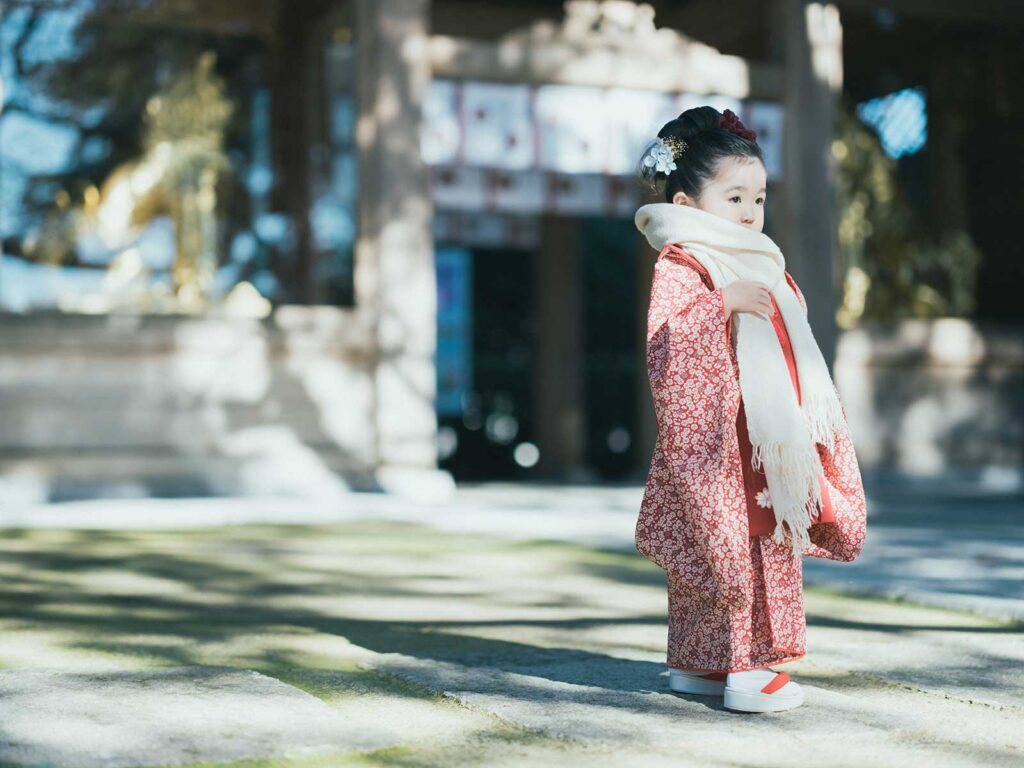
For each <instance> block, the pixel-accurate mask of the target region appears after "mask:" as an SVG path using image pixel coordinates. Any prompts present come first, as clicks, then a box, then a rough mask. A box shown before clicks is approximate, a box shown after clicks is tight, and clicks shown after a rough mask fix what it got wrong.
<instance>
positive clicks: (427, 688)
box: [0, 485, 1024, 767]
mask: <svg viewBox="0 0 1024 768" xmlns="http://www.w3.org/2000/svg"><path fill="white" fill-rule="evenodd" d="M636 492H637V489H636V488H635V487H633V488H618V489H615V488H587V487H579V488H569V489H561V490H557V491H556V490H554V489H551V488H547V487H543V486H536V487H510V488H503V487H500V486H491V485H488V486H479V487H477V488H466V489H465V490H464V492H460V497H459V499H458V500H457V502H453V503H451V504H449V505H446V506H433V507H430V506H428V505H419V506H418V505H408V504H406V505H405V506H404V507H403V505H400V504H397V503H395V501H394V500H391V499H380V498H373V499H369V498H360V499H356V500H354V502H353V505H352V507H351V508H342V509H338V508H331V509H328V508H317V507H316V505H311V504H309V503H308V502H307V503H305V504H301V503H299V501H298V500H292V501H288V500H262V501H260V500H151V501H147V502H129V501H121V502H90V503H84V502H82V503H78V504H77V505H74V504H72V505H49V506H48V507H41V508H37V509H35V510H33V516H34V520H33V522H35V523H37V524H38V527H34V528H24V527H22V528H18V527H10V525H11V523H12V521H13V520H14V519H15V518H16V516H18V515H21V516H24V515H25V514H27V512H26V510H24V509H23V510H20V511H18V510H15V511H7V512H5V513H4V514H5V515H6V517H5V518H3V519H2V520H0V523H3V524H6V525H8V526H9V527H8V528H7V529H6V530H4V531H3V552H2V553H0V555H2V556H0V764H3V765H39V764H52V765H60V766H134V765H139V766H144V765H150V766H155V765H170V764H184V765H194V766H197V765H199V764H203V765H217V764H224V763H226V762H227V761H230V760H239V759H242V758H249V759H261V758H262V759H263V760H264V762H260V763H259V765H275V766H276V765H281V766H312V765H318V766H319V765H402V766H420V765H423V766H428V765H439V766H440V765H444V766H461V765H465V766H490V765H494V766H505V765H507V766H518V765H524V764H529V763H532V764H537V765H553V764H555V763H558V764H559V765H574V764H580V765H582V764H584V763H585V764H586V765H587V766H605V765H607V766H611V765H616V766H619V765H623V764H628V765H639V766H646V765H652V766H653V765H684V766H686V765H694V766H697V765H700V766H706V765H757V766H774V765H778V766H783V765H785V766H803V765H815V766H833V765H834V766H863V765H865V764H868V763H873V764H875V765H878V766H889V765H893V766H895V765H899V766H901V767H902V766H917V765H926V764H927V765H933V764H937V765H943V766H978V765H1019V764H1021V763H1022V761H1024V738H1022V736H1021V734H1022V733H1024V707H1022V706H1021V703H1020V702H1021V696H1022V694H1024V647H1022V643H1021V634H1022V632H1024V625H1022V624H1021V623H1019V622H1008V621H1005V620H1003V619H1000V618H997V617H991V616H985V615H981V614H978V613H967V612H962V611H954V610H950V609H948V608H944V607H938V606H922V605H918V604H915V603H912V602H907V601H891V600H882V599H876V598H874V599H873V598H865V597H859V596H854V595H849V594H847V595H844V594H839V593H837V592H835V591H833V590H831V589H818V588H814V587H810V588H809V589H808V591H807V613H808V650H809V654H808V656H807V657H806V658H805V659H801V660H800V661H797V662H794V663H792V664H788V665H785V666H784V668H785V669H786V670H787V671H789V672H790V673H791V674H792V675H793V676H794V678H796V679H797V680H799V681H800V682H801V684H803V685H804V686H805V687H806V689H807V702H806V704H805V705H804V706H803V707H801V708H799V709H797V710H794V711H792V712H784V713H777V714H774V715H766V716H756V715H740V714H737V713H730V712H727V711H725V710H723V709H722V707H721V703H720V701H718V700H716V699H713V698H708V697H698V696H678V695H673V694H671V693H668V692H667V689H666V679H665V674H664V673H665V667H664V645H665V639H666V638H665V634H666V631H665V608H666V605H665V593H664V575H663V574H662V572H661V571H659V570H658V569H657V568H655V567H654V566H652V565H651V564H650V563H648V562H647V561H645V560H644V559H643V558H642V557H640V556H639V555H637V554H636V553H635V551H631V550H630V549H629V547H628V546H627V545H628V543H629V542H630V540H631V539H630V536H631V526H632V521H633V520H634V519H635V506H633V505H634V504H635V502H636ZM356 501H358V502H359V503H358V504H357V503H355V502H356ZM1002 503H1003V502H1002V501H999V500H998V499H970V500H969V504H967V505H965V506H963V508H964V509H968V510H970V513H969V514H965V515H960V517H961V518H962V519H961V522H962V525H960V526H959V527H958V528H956V529H954V531H953V533H954V536H953V537H952V538H955V539H956V540H957V541H959V542H960V543H961V544H963V542H964V541H965V539H969V540H972V541H973V542H974V545H973V546H977V547H980V548H984V547H995V546H997V545H998V546H999V547H1004V549H999V550H985V549H982V551H989V552H992V551H998V552H1002V553H1004V554H1003V556H1002V557H1003V559H1001V560H1000V559H995V560H993V559H992V557H989V558H988V559H987V560H986V559H982V560H978V559H977V558H976V557H975V556H973V555H963V554H962V552H960V549H962V548H957V547H953V546H952V545H950V546H949V547H940V548H938V552H937V554H936V553H935V552H920V551H919V550H916V549H913V547H915V546H917V545H916V543H915V542H926V543H927V542H929V541H930V542H931V544H930V545H929V546H932V548H933V549H935V548H936V547H937V544H941V543H942V542H945V541H946V539H947V538H950V537H944V536H943V535H940V534H938V533H935V532H934V531H933V532H932V534H933V535H932V536H931V537H929V536H926V534H927V532H928V528H927V525H925V524H924V523H925V522H937V523H939V524H940V527H939V530H942V527H941V526H942V525H945V524H947V523H943V521H944V520H946V521H947V522H948V523H949V524H952V522H951V521H952V518H954V517H957V515H956V505H955V504H952V503H951V504H950V508H949V509H948V510H947V511H946V512H942V510H943V509H944V507H943V506H942V504H936V503H935V501H934V500H922V502H921V503H920V505H917V506H915V505H914V504H912V503H910V501H908V500H906V499H903V500H900V499H896V498H894V499H893V501H891V505H892V506H890V507H885V506H883V505H882V503H881V501H877V500H873V504H872V512H871V515H872V520H871V521H870V523H869V525H873V524H875V523H878V524H877V525H874V529H873V530H874V534H873V535H874V536H875V537H876V538H875V539H872V540H871V541H870V543H871V546H872V547H879V548H882V547H883V545H884V547H885V554H884V555H883V554H881V551H882V550H881V549H880V553H879V554H874V553H871V551H870V549H869V550H866V556H867V555H868V554H871V556H872V557H875V558H876V559H875V561H874V566H873V567H875V568H882V567H884V568H890V569H891V570H890V571H889V572H890V573H892V574H897V573H899V572H901V571H900V569H901V568H902V569H904V570H903V572H908V571H906V567H907V562H906V561H907V560H910V561H911V565H912V566H913V564H914V560H915V558H921V559H927V558H928V557H933V556H940V557H941V558H943V562H944V563H945V567H946V568H947V569H948V568H954V567H955V568H960V569H968V568H971V567H974V568H978V569H980V575H979V576H978V578H977V580H975V581H970V580H967V579H963V580H962V581H964V583H963V584H962V585H961V588H962V589H963V592H962V594H964V595H967V596H968V598H972V599H973V598H974V597H984V596H985V595H984V593H983V590H984V589H987V588H989V587H990V586H994V587H997V588H999V589H1003V590H1010V589H1011V588H1012V584H1010V582H1011V581H1012V573H1013V567H1014V566H1013V565H1012V563H1009V562H1007V559H1012V558H1013V557H1017V556H1018V555H1017V554H1014V553H1015V551H1016V550H1015V549H1014V547H1016V546H1017V545H1018V544H1019V528H1017V527H1015V526H1013V525H1012V524H1008V523H1010V522H1012V521H1011V520H1010V519H1009V517H1008V515H1007V512H1008V511H1009V510H1008V509H1007V508H1004V507H1002V506H1000V504H1002ZM985 509H989V510H990V511H989V512H988V513H987V514H986V513H985ZM886 510H888V511H886ZM937 510H938V511H937ZM979 510H980V511H979ZM1018 516H1019V515H1018ZM886 517H890V518H891V519H892V520H893V521H894V522H893V524H892V526H891V529H892V530H893V531H895V532H894V533H891V534H890V533H889V531H888V530H887V529H888V528H890V526H887V525H885V524H882V521H883V520H884V519H885V518H886ZM129 518H131V519H129ZM403 518H413V519H416V518H419V519H420V520H421V521H427V520H429V523H430V524H429V525H424V524H422V522H421V523H417V522H406V521H403ZM19 519H21V520H22V521H23V522H24V517H22V518H19ZM260 519H262V520H263V521H264V522H262V523H260V522H254V521H256V520H260ZM282 519H284V520H288V521H290V523H291V524H289V525H279V524H270V523H268V522H266V521H271V520H278V521H280V520H282ZM225 521H229V522H232V523H240V522H249V524H248V525H231V526H227V527H225V526H219V527H215V526H211V525H210V523H216V522H221V523H223V522H225ZM1000 521H1001V522H1002V525H1001V526H1000V525H997V523H999V522H1000ZM132 522H134V523H135V525H134V526H132V525H130V524H131V523H132ZM84 524H88V525H89V526H91V527H77V528H76V527H75V526H76V525H84ZM175 524H177V525H175ZM133 527H134V530H133V529H132V528H133ZM999 531H1002V534H1000V533H999ZM905 536H911V539H910V540H909V541H908V540H906V539H904V538H901V537H905ZM538 538H539V539H542V540H537V539H538ZM1015 542H1016V543H1015ZM908 547H910V548H911V549H909V550H908V549H907V548H908ZM901 548H902V553H903V554H902V556H899V553H900V551H901ZM968 551H971V550H968ZM901 561H902V562H903V565H900V562H901ZM806 562H807V563H808V565H809V564H810V563H811V562H812V559H810V558H809V559H808V560H807V561H806ZM972 563H973V565H972ZM858 564H859V563H853V564H833V563H823V565H826V566H832V569H831V571H830V572H831V573H840V572H841V571H839V570H838V569H845V572H846V573H851V572H854V571H855V566H857V565H858ZM993 566H994V567H995V570H994V571H993V570H992V567H993ZM934 571H935V572H934V573H933V572H931V571H928V569H915V568H913V567H911V568H910V570H909V572H908V573H909V574H910V577H911V578H913V579H916V580H917V581H916V582H915V584H916V585H921V586H923V587H926V588H927V590H930V593H934V594H939V590H940V589H942V588H945V587H946V586H949V587H957V586H958V585H957V584H956V583H955V582H956V579H955V578H954V576H953V575H951V574H949V573H947V572H945V571H944V570H943V569H942V568H935V569H934ZM961 573H963V571H961ZM835 578H836V579H837V582H836V584H837V585H839V586H844V585H847V586H849V584H852V585H853V588H855V589H856V588H858V583H859V582H858V579H857V578H853V579H851V578H849V577H847V576H843V577H838V576H836V577H835ZM858 578H860V577H858ZM863 581H864V583H865V584H866V585H867V588H872V584H871V583H870V580H868V579H867V577H863ZM885 587H886V584H885V583H884V582H882V581H881V580H880V582H879V584H878V589H879V590H880V591H884V589H883V588H885ZM972 591H973V592H974V593H976V594H973V595H972ZM1001 599H1005V600H1009V601H1013V600H1015V599H1018V598H1015V597H1014V596H1013V594H1012V593H1009V594H1007V595H1004V597H1003V598H1001ZM987 607H988V608H990V609H991V610H992V611H994V612H995V613H1001V612H1002V603H1000V605H999V606H995V607H994V606H991V605H989V606H987ZM328 756H330V757H328ZM325 761H327V762H325Z"/></svg>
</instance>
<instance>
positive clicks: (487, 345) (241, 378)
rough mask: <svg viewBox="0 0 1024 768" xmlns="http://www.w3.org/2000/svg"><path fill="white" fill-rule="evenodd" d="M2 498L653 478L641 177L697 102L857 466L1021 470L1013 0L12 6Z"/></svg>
mask: <svg viewBox="0 0 1024 768" xmlns="http://www.w3.org/2000/svg"><path fill="white" fill-rule="evenodd" d="M2 9H3V15H2V22H0V44H2V51H0V92H2V102H0V103H2V111H0V244H2V245H0V338H2V344H0V393H2V397H0V477H2V483H3V485H2V486H0V487H2V490H3V493H4V494H5V495H6V498H7V499H8V500H11V499H14V500H19V501H26V502H46V501H59V500H66V499H73V498H83V497H89V496H114V495H117V496H138V495H146V496H183V495H204V494H239V493H241V494H249V493H282V492H283V493H290V492H292V491H295V492H300V493H309V492H314V493H317V494H320V495H323V496H326V497H330V494H334V493H343V492H345V491H347V490H351V489H356V490H386V491H391V492H394V493H398V494H407V495H413V496H422V495H429V494H431V493H435V492H436V493H440V494H443V493H445V492H447V491H449V490H450V489H451V488H452V487H453V486H454V483H455V482H458V481H466V482H470V481H485V480H486V481H492V480H515V481H524V480H538V481H558V482H566V481H569V482H600V483H615V484H618V483H622V484H629V485H636V484H637V483H642V482H643V480H644V479H645V477H646V473H647V470H648V462H649V458H650V451H651V450H652V449H653V444H654V436H655V429H656V427H655V424H654V419H653V410H652V406H651V398H650V391H649V389H648V384H647V379H646V367H645V362H644V325H645V314H646V309H647V298H648V293H649V288H650V280H651V275H652V267H653V262H654V258H655V256H656V254H655V253H654V252H653V251H652V250H651V249H650V247H649V246H648V245H647V243H646V242H645V241H644V240H643V238H642V237H641V236H640V234H639V233H638V232H637V231H636V229H635V227H634V225H633V220H632V219H633V213H634V212H635V210H636V208H637V207H638V206H639V205H641V204H642V203H644V202H649V201H651V200H652V199H654V198H651V197H649V196H648V195H649V193H648V192H647V191H645V190H644V189H643V187H642V186H641V184H640V182H639V181H638V180H637V178H636V175H635V165H636V161H637V159H638V156H639V153H640V151H641V149H642V148H643V146H644V144H646V143H647V142H648V141H649V140H650V139H651V138H652V137H653V136H654V135H655V133H656V132H657V130H658V129H659V128H660V127H661V125H662V124H663V123H664V122H666V121H667V120H669V119H671V118H673V117H675V116H676V115H678V114H679V112H681V111H683V110H684V109H687V108H690V107H693V106H698V105H701V104H711V105H713V106H715V107H717V108H718V109H722V110H724V109H725V108H729V109H732V110H733V111H734V112H736V113H737V114H738V115H739V116H740V118H741V119H742V120H743V122H744V123H745V124H746V125H747V126H748V127H751V128H753V129H754V130H756V131H757V135H758V141H759V143H760V144H761V145H762V147H763V149H764V152H765V155H766V157H767V161H768V176H769V193H768V196H767V218H766V225H765V232H766V233H767V234H768V235H769V236H771V237H772V238H773V239H774V240H775V241H776V242H777V243H778V244H779V245H780V247H781V248H782V249H783V252H784V253H785V254H786V256H787V268H788V270H789V271H790V272H791V273H792V274H793V275H794V277H795V278H796V279H797V281H798V283H799V284H800V285H801V288H802V290H803V292H804V294H805V295H806V296H807V297H808V301H809V304H810V316H811V320H812V325H813V326H814V329H815V333H816V335H817V337H818V339H819V342H820V343H821V345H822V347H823V349H824V350H825V352H826V357H827V358H828V360H829V362H830V364H831V365H832V367H833V370H834V375H835V379H836V382H837V385H838V386H839V389H840V392H841V395H842V396H843V400H844V405H845V407H846V410H847V412H848V415H849V418H850V423H851V430H852V433H853V437H854V440H855V442H856V444H857V447H858V455H859V458H860V460H861V463H862V468H863V470H864V473H865V478H866V479H868V480H871V481H872V482H873V481H875V480H882V479H885V478H890V477H895V478H920V479H922V480H924V481H925V482H928V481H930V480H931V479H938V478H943V479H946V480H948V479H950V478H959V479H963V480H964V481H965V482H968V483H975V484H977V483H981V484H982V485H984V486H985V487H990V488H995V489H1001V490H1010V491H1020V490H1021V489H1022V488H1024V483H1022V479H1021V467H1022V451H1024V397H1022V392H1024V374H1022V371H1024V334H1022V332H1021V331H1022V328H1024V310H1022V305H1024V302H1022V301H1021V281H1020V280H1021V275H1022V270H1021V267H1020V246H1019V243H1018V241H1017V239H1016V237H1015V235H1016V224H1017V223H1018V221H1019V218H1018V217H1019V211H1020V210H1021V208H1022V205H1024V188H1022V187H1021V185H1020V183H1019V180H1020V179H1021V178H1024V159H1022V157H1024V152H1022V147H1021V143H1020V139H1021V138H1022V135H1024V134H1022V131H1021V129H1020V125H1021V124H1022V121H1024V81H1022V79H1021V78H1020V77H1019V73H1020V72H1021V71H1022V70H1024V50H1022V48H1021V46H1020V44H1019V42H1020V35H1021V31H1022V27H1024V7H1022V6H1021V5H1020V4H1019V3H1016V2H1012V1H1011V0H975V1H974V2H971V3H962V2H956V1H955V0H932V1H930V2H927V3H925V2H919V1H918V0H889V1H888V2H876V1H874V0H840V1H839V2H836V3H834V4H828V5H821V4H816V3H810V4H808V3H804V2H798V0H772V1H771V2H760V1H755V0H690V1H688V2H687V1H679V2H647V3H633V2H627V1H626V0H608V1H606V2H596V1H593V0H575V1H572V2H544V1H541V0H516V2H500V1H495V2H487V3H480V2H472V1H470V0H378V1H375V2H371V0H301V1H298V0H293V1H292V2H283V1H282V0H245V1H244V2H243V0H204V1H203V2H201V3H200V2H196V1H195V0H7V1H6V2H3V3H2Z"/></svg>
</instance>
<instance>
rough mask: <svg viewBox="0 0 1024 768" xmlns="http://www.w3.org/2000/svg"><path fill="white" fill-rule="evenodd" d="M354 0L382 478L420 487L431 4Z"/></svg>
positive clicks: (427, 415) (432, 309)
mask: <svg viewBox="0 0 1024 768" xmlns="http://www.w3.org/2000/svg"><path fill="white" fill-rule="evenodd" d="M356 2H357V10H358V38H357V39H358V45H359V89H358V91H359V94H358V97H359V117H358V121H357V127H356V143H357V146H358V148H359V159H360V168H359V177H360V202H359V205H360V215H359V223H360V236H359V239H358V241H357V243H356V274H355V290H356V304H357V308H356V309H357V313H358V316H359V318H360V319H362V320H365V321H366V322H367V323H368V324H369V325H370V327H371V329H372V330H371V331H370V337H371V340H372V341H371V350H370V353H371V355H373V356H374V358H375V359H374V360H373V362H372V367H373V395H374V400H375V403H374V423H375V425H376V430H375V435H374V440H375V451H374V453H375V456H376V463H377V467H378V477H380V478H383V477H385V476H387V477H391V478H398V477H402V478H413V482H411V483H405V482H404V480H403V481H399V484H400V485H403V487H404V488H406V489H409V490H412V491H415V490H416V489H417V488H422V487H423V483H424V482H426V483H429V482H430V477H431V474H432V473H431V472H430V471H427V472H422V471H420V472H417V470H434V469H436V466H437V449H436V438H437V417H436V411H435V408H434V397H435V390H436V372H435V365H434V355H435V351H436V345H437V332H436V322H437V320H436V311H437V310H436V308H437V279H436V272H435V265H434V248H433V234H432V221H433V208H432V202H431V197H430V191H429V188H428V178H427V169H426V166H425V164H424V163H423V160H422V159H421V156H420V142H419V134H420V124H421V121H422V102H423V97H424V94H425V91H426V87H427V85H428V82H429V79H430V68H429V59H428V58H427V55H426V48H427V40H428V27H429V23H428V22H429V2H428V0H356ZM434 474H437V473H434ZM443 474H444V475H445V476H447V473H443ZM447 477H449V480H450V476H447ZM382 484H384V485H386V483H384V482H382Z"/></svg>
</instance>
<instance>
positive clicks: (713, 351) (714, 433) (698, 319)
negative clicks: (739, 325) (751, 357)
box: [636, 245, 866, 672]
mask: <svg viewBox="0 0 1024 768" xmlns="http://www.w3.org/2000/svg"><path fill="white" fill-rule="evenodd" d="M786 279H787V281H788V282H789V285H790V286H791V287H792V289H793V291H794V293H795V294H796V296H797V298H798V300H799V302H800V304H801V306H802V307H803V308H804V311H805V312H806V311H807V304H806V302H805V301H804V298H803V295H802V294H801V293H800V290H799V288H797V285H796V282H795V281H794V280H793V278H792V277H791V276H790V275H789V274H788V273H786ZM705 280H707V283H705ZM710 285H712V283H711V281H710V278H709V277H708V275H707V272H706V270H704V268H703V266H702V265H701V264H700V262H698V261H697V260H696V259H695V258H693V257H692V256H691V255H690V254H688V253H686V252H685V251H684V250H683V249H682V248H681V247H680V246H678V245H667V246H665V248H664V249H662V251H661V253H660V254H659V255H658V260H657V262H656V264H655V267H654V279H653V281H652V285H651V300H650V308H649V310H648V317H647V320H648V323H647V369H648V378H649V380H650V385H651V393H652V395H653V397H654V409H655V415H656V417H657V422H658V438H657V442H656V444H655V450H654V455H653V457H652V459H651V467H650V471H649V473H648V478H647V485H646V488H645V490H644V496H643V502H642V504H641V508H640V514H639V518H638V520H637V526H636V546H637V549H638V550H639V551H640V552H641V553H642V554H643V555H644V556H645V557H647V558H649V559H650V560H652V561H653V562H654V563H656V564H657V565H658V566H659V567H661V568H662V569H664V570H665V571H666V574H667V585H668V666H670V667H674V668H677V669H685V670H690V671H715V672H735V671H740V670H745V669H757V668H762V667H768V666H773V665H775V664H780V663H783V662H787V661H794V660H796V659H798V658H800V657H802V656H804V655H805V653H806V649H805V635H806V617H805V615H804V605H803V570H802V565H803V561H802V558H800V557H796V556H794V555H793V552H792V549H791V547H790V546H789V545H788V544H785V543H783V544H779V543H777V542H775V541H774V540H773V539H772V538H771V536H770V533H771V531H772V530H773V528H774V524H775V520H774V516H773V515H772V514H771V511H770V508H769V507H767V506H766V503H770V502H769V501H768V499H767V497H766V492H765V491H766V487H767V485H766V483H765V479H764V473H763V472H761V471H755V470H754V469H753V467H752V466H751V465H750V456H751V453H752V450H751V447H750V441H749V437H748V436H747V433H746V417H745V415H744V414H743V412H742V407H743V402H742V398H741V394H740V384H739V372H738V371H739V369H738V363H737V359H736V350H735V346H734V344H733V339H732V318H731V317H727V316H726V314H725V302H724V297H723V294H722V289H721V288H719V289H712V288H710ZM772 303H773V305H774V299H773V300H772ZM772 321H773V323H774V325H775V329H776V333H777V334H778V336H779V340H780V342H781V344H782V349H783V351H784V353H785V354H786V357H787V362H788V363H789V366H790V374H791V378H792V380H793V385H794V388H795V389H796V391H797V396H798V398H799V396H800V394H799V379H798V377H797V376H796V367H795V360H794V358H793V355H792V350H791V348H790V345H789V337H788V334H787V333H786V330H785V325H784V324H783V322H782V315H781V313H780V312H779V311H778V307H777V306H775V314H774V315H773V317H772ZM844 416H845V409H844ZM818 455H819V457H820V458H821V464H822V469H823V474H822V475H821V476H820V477H819V482H820V483H821V484H822V489H823V491H824V493H823V494H822V499H823V503H822V506H821V508H820V509H819V514H818V517H817V518H816V519H817V523H816V524H814V525H813V526H812V527H811V531H810V536H811V541H812V542H813V543H812V544H811V546H810V547H808V548H807V549H805V550H804V554H805V555H811V556H813V557H822V558H826V559H829V560H842V561H850V560H853V559H854V558H856V557H857V555H858V554H859V553H860V550H861V548H862V547H863V544H864V537H865V532H866V502H865V498H864V487H863V484H862V481H861V476H860V469H859V467H858V465H857V458H856V455H855V454H854V450H853V445H852V443H851V442H850V440H849V437H848V436H846V435H843V436H839V437H838V438H837V442H836V447H835V450H833V451H831V452H830V451H828V450H827V449H826V448H825V446H823V445H821V444H818Z"/></svg>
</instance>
